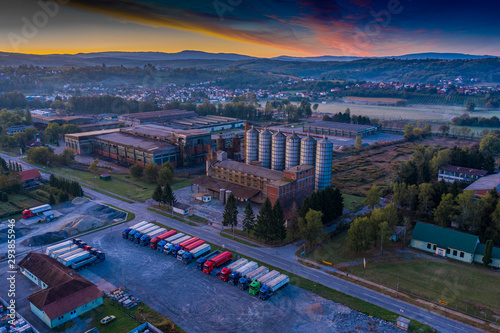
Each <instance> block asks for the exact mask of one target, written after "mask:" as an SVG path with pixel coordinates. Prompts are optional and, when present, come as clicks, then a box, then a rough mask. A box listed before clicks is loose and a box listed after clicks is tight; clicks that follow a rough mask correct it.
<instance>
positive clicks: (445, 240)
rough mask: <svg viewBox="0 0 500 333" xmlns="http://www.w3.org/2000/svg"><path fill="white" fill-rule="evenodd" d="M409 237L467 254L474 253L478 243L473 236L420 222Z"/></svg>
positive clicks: (477, 238) (477, 239) (476, 238)
mask: <svg viewBox="0 0 500 333" xmlns="http://www.w3.org/2000/svg"><path fill="white" fill-rule="evenodd" d="M411 237H412V238H413V239H416V240H420V241H423V242H429V243H432V244H436V246H438V247H440V248H444V249H447V248H451V249H454V250H459V251H464V252H467V253H474V252H475V250H476V246H477V244H478V243H479V237H477V236H475V235H470V234H466V233H464V232H460V231H456V230H451V229H445V228H441V227H438V226H435V225H432V224H427V223H421V222H417V225H416V226H415V229H413V233H412V235H411Z"/></svg>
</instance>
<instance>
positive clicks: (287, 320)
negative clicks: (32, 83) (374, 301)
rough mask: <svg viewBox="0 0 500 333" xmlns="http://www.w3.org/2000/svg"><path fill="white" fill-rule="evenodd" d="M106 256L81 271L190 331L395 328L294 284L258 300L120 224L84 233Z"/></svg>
mask: <svg viewBox="0 0 500 333" xmlns="http://www.w3.org/2000/svg"><path fill="white" fill-rule="evenodd" d="M83 238H84V240H85V241H87V242H88V243H89V244H91V245H92V246H94V247H96V248H100V249H102V250H103V251H104V252H105V253H106V258H107V259H106V261H105V262H104V263H101V264H99V265H97V266H94V267H91V268H89V269H87V270H84V271H82V272H81V273H80V274H81V275H82V276H84V277H86V278H87V279H89V280H90V281H92V282H94V283H96V284H97V285H101V286H102V285H103V281H106V283H107V284H109V285H110V286H126V287H127V288H128V289H129V290H130V293H131V294H133V295H135V296H137V297H139V298H140V299H141V300H142V301H143V302H145V303H146V304H148V305H149V306H151V307H152V308H154V309H155V310H157V311H159V312H161V313H162V314H164V315H166V316H167V317H169V318H170V319H171V320H173V321H174V322H175V323H176V324H178V325H179V326H181V327H182V328H183V329H185V330H186V331H188V332H228V331H233V332H234V331H236V330H237V331H238V332H291V331H300V332H313V331H314V332H331V331H336V332H348V331H351V330H356V331H359V330H360V329H361V330H362V331H368V329H369V328H370V327H373V328H374V329H375V331H383V332H391V331H398V330H397V329H396V328H395V326H394V325H392V324H389V323H386V322H383V321H380V320H377V319H373V318H369V317H368V316H365V315H362V314H360V313H358V312H355V311H353V310H351V309H349V308H347V307H345V306H342V305H338V304H336V303H334V302H331V301H328V300H326V299H324V298H322V297H320V296H318V295H315V294H313V293H311V292H309V291H306V290H304V289H301V288H299V287H297V286H294V285H289V286H288V287H286V288H284V289H282V290H280V291H279V292H278V294H277V295H275V296H272V297H271V298H270V299H269V300H267V301H261V300H259V299H258V298H256V297H254V296H252V295H250V294H249V293H248V291H245V292H243V291H241V290H239V289H238V288H237V287H234V286H231V285H229V284H227V283H223V282H221V281H220V280H219V279H218V278H217V277H215V276H211V275H210V276H208V275H206V274H204V273H202V272H201V271H198V270H196V268H195V267H194V264H190V265H187V266H186V265H184V264H182V263H181V262H179V261H177V260H176V259H174V258H173V257H172V256H167V255H165V254H163V253H158V252H157V251H153V250H151V249H149V248H144V247H141V246H139V245H137V244H133V243H131V242H130V241H128V240H124V239H122V238H121V230H119V229H118V228H116V229H115V231H114V232H112V233H108V234H105V235H98V236H91V235H89V236H86V237H83Z"/></svg>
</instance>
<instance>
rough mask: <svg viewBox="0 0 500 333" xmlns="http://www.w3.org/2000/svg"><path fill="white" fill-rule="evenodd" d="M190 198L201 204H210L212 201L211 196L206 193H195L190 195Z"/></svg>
mask: <svg viewBox="0 0 500 333" xmlns="http://www.w3.org/2000/svg"><path fill="white" fill-rule="evenodd" d="M192 197H193V198H194V199H195V200H198V201H201V202H210V201H212V196H211V195H210V194H208V193H195V194H193V195H192Z"/></svg>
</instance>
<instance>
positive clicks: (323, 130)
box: [303, 121, 379, 138]
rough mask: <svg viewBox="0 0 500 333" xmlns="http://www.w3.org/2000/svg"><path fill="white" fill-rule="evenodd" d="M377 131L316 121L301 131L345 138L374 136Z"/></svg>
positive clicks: (358, 126) (363, 126) (370, 126)
mask: <svg viewBox="0 0 500 333" xmlns="http://www.w3.org/2000/svg"><path fill="white" fill-rule="evenodd" d="M378 130H379V128H378V126H373V125H357V124H346V123H336V122H333V121H317V122H314V123H310V124H305V125H304V129H303V131H304V132H305V133H315V134H326V135H333V136H341V137H346V138H356V137H358V136H361V137H365V136H368V135H374V134H377V133H378Z"/></svg>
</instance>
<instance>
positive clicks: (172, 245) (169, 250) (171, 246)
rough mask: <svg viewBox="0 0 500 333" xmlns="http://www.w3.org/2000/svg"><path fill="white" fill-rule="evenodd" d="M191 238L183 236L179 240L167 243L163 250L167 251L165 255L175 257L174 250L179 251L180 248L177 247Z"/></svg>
mask: <svg viewBox="0 0 500 333" xmlns="http://www.w3.org/2000/svg"><path fill="white" fill-rule="evenodd" d="M191 238H192V237H191V236H188V235H185V236H183V237H181V238H178V239H176V240H174V241H172V242H169V243H167V245H165V250H166V251H167V254H171V255H172V256H174V257H175V256H177V251H176V252H175V253H174V249H176V250H178V249H180V246H177V245H179V244H180V243H182V242H184V241H187V240H188V239H191Z"/></svg>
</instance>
